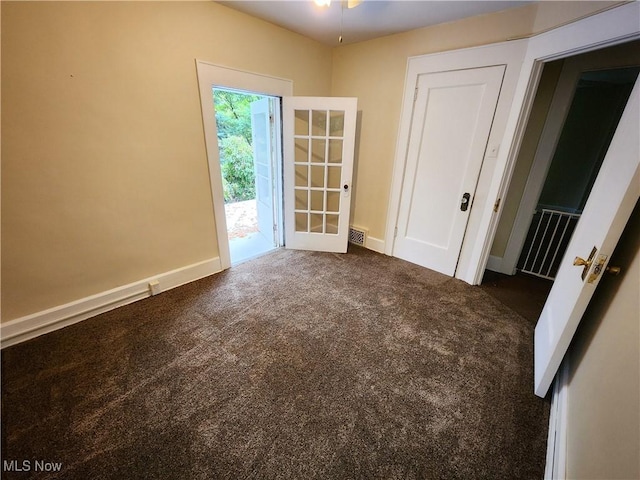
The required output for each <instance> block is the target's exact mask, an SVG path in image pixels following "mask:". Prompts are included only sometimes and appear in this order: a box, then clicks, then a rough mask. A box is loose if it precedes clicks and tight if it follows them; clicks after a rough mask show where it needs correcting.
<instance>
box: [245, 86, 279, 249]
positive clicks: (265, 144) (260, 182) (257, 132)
mask: <svg viewBox="0 0 640 480" xmlns="http://www.w3.org/2000/svg"><path fill="white" fill-rule="evenodd" d="M274 100H275V99H272V98H268V97H264V98H261V99H260V100H257V101H255V102H253V103H252V104H251V137H252V138H251V139H252V142H253V164H254V173H255V187H256V210H257V217H258V230H259V231H260V234H262V235H263V236H264V237H265V238H266V239H267V240H269V241H270V242H272V243H273V244H276V242H277V238H276V237H277V235H276V234H277V226H276V212H275V207H276V206H277V205H276V198H277V196H276V195H275V193H276V188H275V182H274V180H275V172H274V166H275V164H276V162H275V161H274V160H275V159H274V156H275V150H274V145H273V140H274V139H273V138H272V132H273V128H272V124H273V113H272V105H273V102H274Z"/></svg>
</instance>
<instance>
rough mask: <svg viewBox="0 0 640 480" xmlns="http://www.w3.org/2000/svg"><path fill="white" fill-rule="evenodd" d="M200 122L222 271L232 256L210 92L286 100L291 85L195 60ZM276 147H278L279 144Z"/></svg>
mask: <svg viewBox="0 0 640 480" xmlns="http://www.w3.org/2000/svg"><path fill="white" fill-rule="evenodd" d="M196 71H197V74H198V88H199V91H200V106H201V108H202V123H203V127H204V139H205V145H206V150H207V164H208V167H209V182H210V185H211V200H212V212H213V217H214V221H215V228H216V237H217V247H218V255H219V257H220V265H221V268H222V269H223V270H225V269H227V268H229V267H231V255H230V253H229V242H228V240H227V225H226V219H225V210H224V194H223V189H222V172H221V171H220V153H219V150H218V129H217V126H216V116H215V109H214V105H213V97H212V89H213V88H214V87H223V88H231V89H236V90H243V91H246V92H252V93H257V94H261V95H270V96H274V97H285V96H291V95H293V82H292V81H291V80H286V79H283V78H277V77H271V76H268V75H262V74H260V73H252V72H245V71H242V70H236V69H234V68H228V67H223V66H220V65H214V64H212V63H209V62H205V61H202V60H196ZM278 148H279V145H278Z"/></svg>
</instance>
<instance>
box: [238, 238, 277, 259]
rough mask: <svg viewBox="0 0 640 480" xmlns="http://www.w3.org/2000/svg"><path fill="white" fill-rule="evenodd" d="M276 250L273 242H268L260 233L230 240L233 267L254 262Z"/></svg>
mask: <svg viewBox="0 0 640 480" xmlns="http://www.w3.org/2000/svg"><path fill="white" fill-rule="evenodd" d="M275 248H276V247H274V245H273V242H272V241H271V242H270V241H269V240H267V239H266V238H265V237H264V235H262V234H261V233H260V232H254V233H250V234H249V235H247V236H246V237H240V238H232V239H229V251H230V253H231V264H232V265H238V264H239V263H242V262H246V261H247V260H252V259H254V258H256V257H259V256H261V255H264V254H265V253H268V252H270V251H271V250H275Z"/></svg>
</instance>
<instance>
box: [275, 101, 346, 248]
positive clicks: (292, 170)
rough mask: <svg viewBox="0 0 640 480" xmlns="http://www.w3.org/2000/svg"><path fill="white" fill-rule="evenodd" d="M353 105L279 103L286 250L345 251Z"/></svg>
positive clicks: (298, 102) (312, 102)
mask: <svg viewBox="0 0 640 480" xmlns="http://www.w3.org/2000/svg"><path fill="white" fill-rule="evenodd" d="M357 105H358V104H357V99H356V98H342V97H327V98H325V97H285V98H283V103H282V127H283V156H284V223H285V246H286V247H287V248H294V249H304V250H319V251H325V252H339V253H344V252H346V251H347V243H348V239H349V215H350V210H351V176H352V173H353V155H354V147H355V131H356V115H357Z"/></svg>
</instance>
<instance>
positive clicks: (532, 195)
mask: <svg viewBox="0 0 640 480" xmlns="http://www.w3.org/2000/svg"><path fill="white" fill-rule="evenodd" d="M625 52H626V53H625ZM639 57H640V53H639V52H638V51H637V50H636V49H631V48H629V47H627V48H626V49H625V50H619V49H618V50H616V51H615V53H614V54H612V53H611V52H610V51H607V50H605V51H598V50H596V51H595V52H592V53H590V54H589V55H586V56H585V55H581V56H578V57H574V58H568V59H566V60H565V61H564V64H563V66H562V71H561V73H560V77H559V79H558V83H557V86H556V88H555V91H554V93H553V98H552V101H551V105H550V107H549V112H548V114H547V119H546V120H545V124H544V127H543V130H542V133H541V135H540V140H539V141H538V147H537V148H536V152H535V156H534V159H533V163H532V166H531V170H530V173H529V177H528V178H527V183H526V185H525V187H524V190H523V192H522V197H521V199H520V205H519V206H518V212H517V215H516V218H515V220H514V222H513V227H512V228H511V234H510V235H509V240H508V242H507V246H506V248H505V252H504V256H503V258H502V262H501V264H500V271H501V272H502V273H505V274H507V275H513V274H515V272H516V264H517V263H518V259H519V258H520V253H521V252H522V248H523V246H524V242H525V239H526V236H527V232H528V230H529V225H530V224H531V218H532V217H533V212H534V210H535V208H536V205H537V203H538V199H539V198H540V194H541V193H542V188H543V187H544V183H545V180H546V177H547V172H548V171H549V167H550V165H551V160H552V159H553V155H554V153H555V149H556V147H557V144H558V140H559V139H560V134H561V133H562V129H563V127H564V123H565V119H566V116H567V114H568V113H569V108H570V106H571V104H572V101H573V96H574V94H575V90H576V86H577V83H578V80H579V79H580V75H581V73H582V72H585V71H590V70H602V69H610V68H622V67H627V66H633V65H638V62H639V60H638V58H639Z"/></svg>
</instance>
